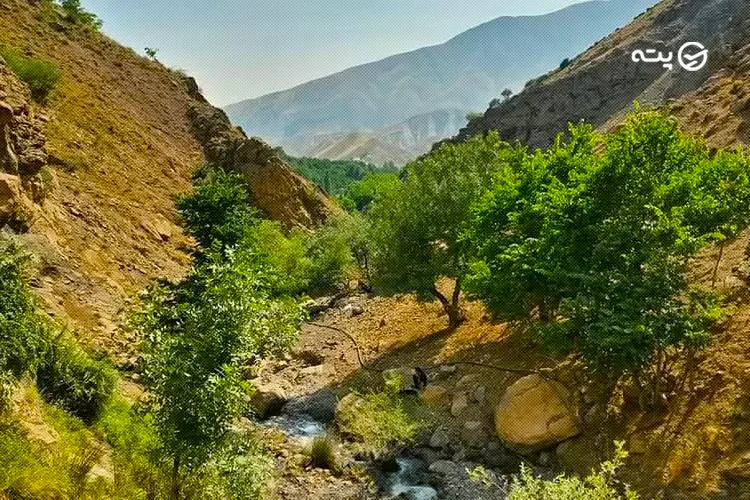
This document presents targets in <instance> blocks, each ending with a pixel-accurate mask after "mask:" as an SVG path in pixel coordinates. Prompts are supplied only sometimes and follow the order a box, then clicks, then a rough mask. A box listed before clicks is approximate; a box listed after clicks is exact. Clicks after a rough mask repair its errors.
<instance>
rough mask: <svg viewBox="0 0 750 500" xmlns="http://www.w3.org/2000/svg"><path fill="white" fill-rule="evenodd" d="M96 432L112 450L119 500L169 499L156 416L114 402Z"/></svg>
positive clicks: (123, 402) (125, 404) (101, 417)
mask: <svg viewBox="0 0 750 500" xmlns="http://www.w3.org/2000/svg"><path fill="white" fill-rule="evenodd" d="M95 428H96V430H97V431H98V432H100V433H101V434H102V435H103V436H104V439H105V440H106V441H107V442H108V443H109V444H110V445H111V446H112V449H113V465H114V470H115V478H116V479H115V481H116V488H115V490H116V491H117V493H118V495H119V496H117V498H123V499H126V498H163V497H165V496H166V494H167V492H168V491H169V486H170V484H169V467H168V465H169V464H167V463H166V462H165V461H164V460H163V450H162V443H161V440H160V439H159V435H158V433H157V429H156V426H155V424H154V419H153V415H151V414H149V413H146V412H139V411H137V410H136V409H135V408H133V407H131V406H130V405H129V404H128V403H127V402H125V401H124V400H122V399H119V398H112V399H111V400H110V401H109V403H107V405H106V406H105V407H104V408H103V409H102V412H101V416H100V418H99V420H98V421H97V422H96V426H95Z"/></svg>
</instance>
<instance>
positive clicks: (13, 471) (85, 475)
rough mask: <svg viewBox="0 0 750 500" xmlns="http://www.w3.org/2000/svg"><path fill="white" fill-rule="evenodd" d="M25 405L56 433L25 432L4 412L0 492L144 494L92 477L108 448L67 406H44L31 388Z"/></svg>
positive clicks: (88, 498) (90, 497)
mask: <svg viewBox="0 0 750 500" xmlns="http://www.w3.org/2000/svg"><path fill="white" fill-rule="evenodd" d="M20 405H21V406H22V408H23V410H24V411H30V412H33V414H37V415H39V417H40V418H41V419H42V420H43V422H44V427H40V428H41V429H45V428H49V429H50V432H52V433H54V434H55V436H56V441H55V443H54V444H52V445H47V444H43V443H41V442H39V441H38V440H37V439H32V437H31V436H30V435H27V430H26V428H25V426H22V425H20V423H19V422H18V421H16V420H15V419H14V418H13V417H12V416H10V415H4V416H3V417H2V418H0V496H1V495H2V494H6V495H7V496H8V498H13V499H16V498H18V499H26V498H29V499H32V498H33V499H57V498H76V499H82V500H95V499H97V500H98V499H112V500H114V499H123V500H125V499H134V498H142V499H144V500H145V498H146V496H145V495H138V494H134V493H137V490H131V489H128V488H127V485H124V484H123V481H122V479H123V478H122V477H121V476H120V474H119V472H120V471H119V470H117V469H115V474H116V481H115V482H116V484H115V485H111V484H109V482H107V481H105V480H102V479H98V480H95V479H93V478H92V477H91V476H90V475H89V473H90V472H91V471H92V469H93V468H94V467H95V466H96V464H97V463H99V462H100V460H101V459H102V456H103V454H104V449H103V446H102V444H101V443H100V442H99V441H97V440H96V439H95V437H94V436H93V435H92V433H91V432H90V431H89V430H88V429H87V428H86V427H85V425H84V424H83V423H82V422H81V421H80V420H78V419H77V418H74V417H72V416H70V415H69V414H67V413H66V412H65V411H64V410H61V409H58V408H54V407H50V406H46V405H45V404H44V403H42V402H41V401H40V399H39V396H38V394H37V393H36V391H35V390H34V389H33V387H32V388H29V389H28V390H27V391H26V392H25V393H24V397H23V399H22V401H21V402H20ZM152 498H156V497H152Z"/></svg>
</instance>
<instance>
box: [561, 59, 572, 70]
mask: <svg viewBox="0 0 750 500" xmlns="http://www.w3.org/2000/svg"><path fill="white" fill-rule="evenodd" d="M568 66H570V58H568V57H566V58H565V59H563V60H562V62H561V63H560V66H559V67H558V69H565V68H567V67H568Z"/></svg>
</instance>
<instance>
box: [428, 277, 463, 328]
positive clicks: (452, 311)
mask: <svg viewBox="0 0 750 500" xmlns="http://www.w3.org/2000/svg"><path fill="white" fill-rule="evenodd" d="M432 293H433V295H435V297H437V299H438V301H440V304H441V305H442V306H443V310H444V311H445V313H446V314H447V315H448V322H449V323H448V324H449V326H450V328H455V327H457V326H458V325H460V324H461V322H463V320H464V319H465V318H464V314H463V311H461V278H457V279H456V285H455V287H454V288H453V296H452V297H451V300H448V298H447V297H446V296H445V295H443V294H442V293H440V290H438V289H437V286H434V285H433V288H432Z"/></svg>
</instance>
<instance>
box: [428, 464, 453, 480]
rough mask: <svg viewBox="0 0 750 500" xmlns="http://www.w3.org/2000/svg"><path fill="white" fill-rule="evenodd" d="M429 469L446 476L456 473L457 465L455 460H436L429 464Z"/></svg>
mask: <svg viewBox="0 0 750 500" xmlns="http://www.w3.org/2000/svg"><path fill="white" fill-rule="evenodd" d="M429 470H430V472H432V473H434V474H440V475H443V476H446V475H448V474H455V473H457V472H458V465H457V464H456V463H455V462H451V461H449V460H438V461H437V462H435V463H433V464H432V465H430V469H429Z"/></svg>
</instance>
